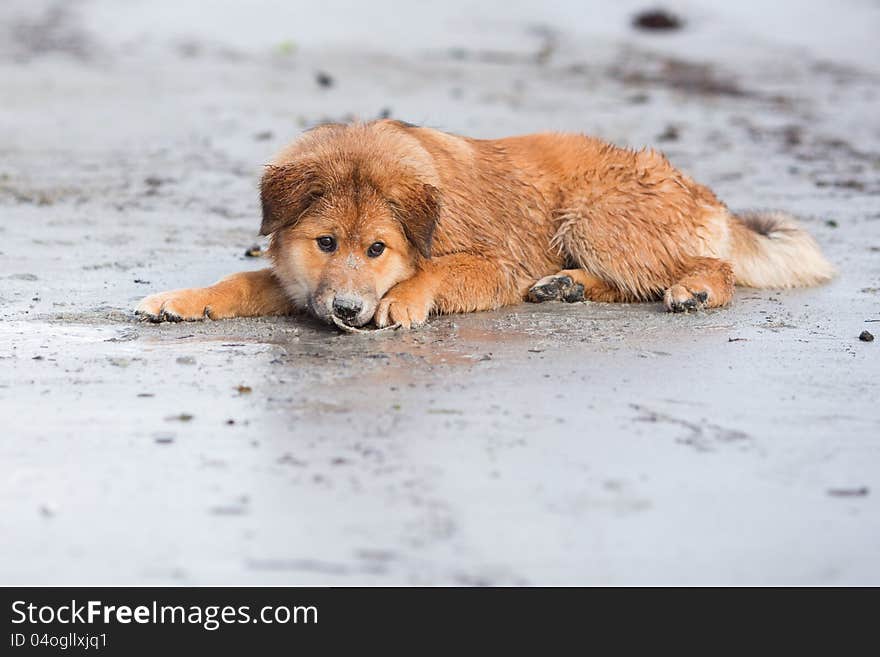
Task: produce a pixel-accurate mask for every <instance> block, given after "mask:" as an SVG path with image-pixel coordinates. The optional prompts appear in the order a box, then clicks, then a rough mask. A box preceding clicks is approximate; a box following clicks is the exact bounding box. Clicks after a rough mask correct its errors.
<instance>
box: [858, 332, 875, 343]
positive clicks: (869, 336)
mask: <svg viewBox="0 0 880 657" xmlns="http://www.w3.org/2000/svg"><path fill="white" fill-rule="evenodd" d="M859 340H861V341H862V342H874V334H873V333H869V332H868V331H862V332H861V333H859Z"/></svg>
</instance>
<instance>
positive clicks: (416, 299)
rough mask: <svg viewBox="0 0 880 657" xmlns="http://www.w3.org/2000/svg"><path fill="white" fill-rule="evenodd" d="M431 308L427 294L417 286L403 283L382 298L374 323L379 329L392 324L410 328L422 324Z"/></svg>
mask: <svg viewBox="0 0 880 657" xmlns="http://www.w3.org/2000/svg"><path fill="white" fill-rule="evenodd" d="M433 307H434V299H433V297H432V296H431V294H430V293H429V292H427V291H426V290H425V289H424V288H423V287H422V286H420V285H418V284H409V282H408V281H404V282H403V283H399V284H398V285H395V286H394V287H393V288H391V290H389V291H388V293H387V294H386V295H385V296H384V297H382V300H381V301H380V302H379V307H378V308H377V309H376V315H375V317H374V321H375V322H376V326H378V327H379V328H383V327H385V326H391V325H392V324H400V325H401V327H403V328H411V327H413V326H418V325H420V324H424V323H425V321H426V320H427V319H428V315H429V314H431V310H432V309H433Z"/></svg>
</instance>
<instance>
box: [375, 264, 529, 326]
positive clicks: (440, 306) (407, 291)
mask: <svg viewBox="0 0 880 657" xmlns="http://www.w3.org/2000/svg"><path fill="white" fill-rule="evenodd" d="M520 301H522V293H521V292H520V291H518V290H517V289H516V286H515V285H514V284H513V282H512V280H511V277H509V276H508V275H507V274H506V273H505V272H504V270H502V269H501V268H499V267H498V265H497V264H496V263H494V262H492V261H490V260H488V259H486V258H483V257H480V256H474V255H469V254H466V253H456V254H452V255H447V256H438V257H434V258H431V259H430V260H428V261H426V262H425V263H424V264H423V266H422V268H421V269H420V270H419V272H418V273H417V274H416V275H415V276H413V277H412V278H409V279H407V280H405V281H402V282H401V283H398V284H397V285H395V286H394V287H393V288H391V289H390V290H389V291H388V293H387V294H386V295H385V296H384V297H382V300H381V301H380V302H379V307H378V309H377V310H376V315H375V322H376V325H377V326H380V327H381V326H388V325H390V324H398V323H399V324H401V325H402V326H404V327H407V328H409V327H410V326H414V325H418V324H421V323H423V322H424V321H425V320H426V319H427V318H428V315H429V314H430V313H431V312H432V311H434V312H437V313H444V314H445V313H462V312H474V311H477V310H491V309H493V308H500V307H501V306H506V305H510V304H514V303H519V302H520Z"/></svg>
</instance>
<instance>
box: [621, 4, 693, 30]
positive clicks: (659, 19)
mask: <svg viewBox="0 0 880 657" xmlns="http://www.w3.org/2000/svg"><path fill="white" fill-rule="evenodd" d="M683 24H684V23H683V22H682V20H681V19H680V18H679V17H678V16H676V15H675V14H671V13H669V12H668V11H665V10H664V9H649V10H647V11H642V12H639V13H638V14H636V15H635V16H634V17H633V27H635V28H636V29H639V30H658V31H659V30H663V31H672V30H680V29H681V27H682V25H683Z"/></svg>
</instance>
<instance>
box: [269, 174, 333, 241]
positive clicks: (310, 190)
mask: <svg viewBox="0 0 880 657" xmlns="http://www.w3.org/2000/svg"><path fill="white" fill-rule="evenodd" d="M323 191H324V190H323V188H322V186H321V180H320V178H319V176H318V172H317V170H316V169H315V167H314V166H312V165H311V164H310V163H308V162H292V163H290V164H283V165H280V166H276V165H273V164H269V165H266V171H265V173H263V179H262V180H261V181H260V200H261V201H262V205H263V223H262V225H261V226H260V235H269V234H270V233H274V232H275V231H276V230H278V229H279V228H284V227H285V226H292V225H294V224H296V222H297V221H299V219H300V217H302V216H303V214H305V212H306V210H308V209H309V208H310V207H311V206H312V204H313V203H314V202H315V201H317V200H318V199H319V198H321V194H323Z"/></svg>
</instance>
